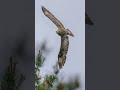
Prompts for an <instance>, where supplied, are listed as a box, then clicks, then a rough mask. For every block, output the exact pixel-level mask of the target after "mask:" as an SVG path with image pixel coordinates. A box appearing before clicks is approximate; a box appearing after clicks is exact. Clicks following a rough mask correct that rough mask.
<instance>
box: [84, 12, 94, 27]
mask: <svg viewBox="0 0 120 90" xmlns="http://www.w3.org/2000/svg"><path fill="white" fill-rule="evenodd" d="M85 24H88V25H94V24H93V22H92V20H91V19H90V17H89V16H88V15H87V13H85Z"/></svg>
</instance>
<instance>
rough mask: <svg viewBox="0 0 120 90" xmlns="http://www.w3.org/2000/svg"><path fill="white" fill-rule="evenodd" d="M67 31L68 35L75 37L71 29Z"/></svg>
mask: <svg viewBox="0 0 120 90" xmlns="http://www.w3.org/2000/svg"><path fill="white" fill-rule="evenodd" d="M66 30H67V35H70V36H72V37H74V35H73V33H72V32H71V31H70V30H69V29H66Z"/></svg>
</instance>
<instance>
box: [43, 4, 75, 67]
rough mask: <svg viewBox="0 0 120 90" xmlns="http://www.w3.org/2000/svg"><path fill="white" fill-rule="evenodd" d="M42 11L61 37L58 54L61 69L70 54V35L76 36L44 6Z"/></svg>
mask: <svg viewBox="0 0 120 90" xmlns="http://www.w3.org/2000/svg"><path fill="white" fill-rule="evenodd" d="M42 11H43V13H44V15H45V16H47V17H48V18H49V19H50V20H51V21H52V22H53V23H54V24H55V25H56V26H57V28H58V30H57V31H56V33H57V34H58V35H59V36H60V37H61V46H60V51H59V54H58V65H59V68H60V69H61V68H62V67H63V66H64V64H65V61H66V55H67V52H68V47H69V38H68V35H70V36H74V35H73V34H72V32H71V31H70V30H69V29H65V27H64V26H63V24H62V23H61V22H60V21H59V20H58V19H57V18H55V16H54V15H53V14H52V13H51V12H49V11H48V10H47V9H46V8H45V7H44V6H42Z"/></svg>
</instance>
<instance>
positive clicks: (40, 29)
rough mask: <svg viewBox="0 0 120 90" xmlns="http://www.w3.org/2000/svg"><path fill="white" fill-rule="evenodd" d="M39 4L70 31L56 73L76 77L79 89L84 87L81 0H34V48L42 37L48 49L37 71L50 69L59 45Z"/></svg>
mask: <svg viewBox="0 0 120 90" xmlns="http://www.w3.org/2000/svg"><path fill="white" fill-rule="evenodd" d="M41 6H44V7H46V8H47V9H48V10H49V11H50V12H52V13H53V14H54V16H55V17H56V18H58V19H59V20H60V21H61V22H62V23H63V25H64V26H65V28H68V29H69V30H71V32H72V33H73V34H74V36H75V37H69V41H70V45H69V50H68V54H67V59H66V63H65V65H64V67H63V69H62V70H61V71H60V75H62V76H64V79H67V78H68V77H70V76H75V75H78V74H79V76H80V82H81V89H78V90H85V0H35V48H36V54H37V52H38V48H37V47H38V46H39V45H40V44H41V42H43V41H44V40H45V39H46V40H47V46H48V47H49V48H52V51H51V52H50V54H49V55H48V57H47V58H46V62H45V67H43V68H42V71H41V73H42V74H43V75H45V74H46V73H52V72H53V69H52V67H53V65H55V63H56V61H57V56H58V53H59V48H60V37H59V36H58V35H57V34H56V30H57V27H56V26H55V25H54V24H53V23H52V22H51V21H50V20H49V19H48V18H47V17H46V16H45V15H44V14H43V12H42V10H41Z"/></svg>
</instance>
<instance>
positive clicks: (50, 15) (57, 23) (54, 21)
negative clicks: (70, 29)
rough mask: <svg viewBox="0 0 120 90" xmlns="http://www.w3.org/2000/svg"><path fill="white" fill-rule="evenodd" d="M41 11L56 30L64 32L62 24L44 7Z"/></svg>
mask: <svg viewBox="0 0 120 90" xmlns="http://www.w3.org/2000/svg"><path fill="white" fill-rule="evenodd" d="M42 11H43V13H44V15H45V16H47V17H48V18H49V19H50V20H51V21H52V22H53V23H54V24H55V25H56V26H57V27H58V28H60V29H61V30H64V29H65V28H64V26H63V24H62V23H61V22H60V21H59V20H58V19H57V18H56V17H55V16H54V15H53V14H52V13H51V12H49V11H48V10H47V9H46V8H45V7H44V6H42Z"/></svg>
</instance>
